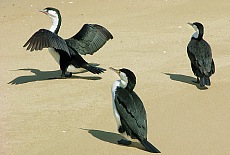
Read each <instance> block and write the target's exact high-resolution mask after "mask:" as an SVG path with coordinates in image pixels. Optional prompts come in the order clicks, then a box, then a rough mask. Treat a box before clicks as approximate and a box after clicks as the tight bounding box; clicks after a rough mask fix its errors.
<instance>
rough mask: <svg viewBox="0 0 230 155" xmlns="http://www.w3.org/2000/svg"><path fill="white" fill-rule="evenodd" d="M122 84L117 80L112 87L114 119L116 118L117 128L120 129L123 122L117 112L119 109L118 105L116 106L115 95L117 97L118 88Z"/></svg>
mask: <svg viewBox="0 0 230 155" xmlns="http://www.w3.org/2000/svg"><path fill="white" fill-rule="evenodd" d="M120 83H121V81H120V80H117V81H115V82H114V83H113V85H112V105H113V114H114V117H115V120H116V122H117V127H118V128H119V127H120V126H121V120H120V115H119V113H118V111H117V108H116V105H115V95H116V90H117V87H119V86H120Z"/></svg>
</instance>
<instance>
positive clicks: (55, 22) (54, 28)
mask: <svg viewBox="0 0 230 155" xmlns="http://www.w3.org/2000/svg"><path fill="white" fill-rule="evenodd" d="M51 20H52V25H51V27H50V31H51V32H53V33H55V34H58V32H59V29H60V27H61V17H58V18H51Z"/></svg>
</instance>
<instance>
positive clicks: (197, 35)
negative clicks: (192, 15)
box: [192, 31, 203, 40]
mask: <svg viewBox="0 0 230 155" xmlns="http://www.w3.org/2000/svg"><path fill="white" fill-rule="evenodd" d="M202 38H203V31H201V32H200V31H196V32H195V33H194V34H193V35H192V39H195V40H201V39H202Z"/></svg>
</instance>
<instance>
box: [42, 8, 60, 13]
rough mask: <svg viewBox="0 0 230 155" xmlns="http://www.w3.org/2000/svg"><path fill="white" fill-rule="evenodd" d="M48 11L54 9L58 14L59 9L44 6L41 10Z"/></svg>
mask: <svg viewBox="0 0 230 155" xmlns="http://www.w3.org/2000/svg"><path fill="white" fill-rule="evenodd" d="M43 11H44V12H47V13H48V12H49V11H54V12H56V13H57V14H60V11H59V10H58V9H56V8H52V7H47V8H45V9H43V10H42V12H43Z"/></svg>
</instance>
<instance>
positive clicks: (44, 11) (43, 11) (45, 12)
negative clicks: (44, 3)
mask: <svg viewBox="0 0 230 155" xmlns="http://www.w3.org/2000/svg"><path fill="white" fill-rule="evenodd" d="M40 12H42V13H44V14H46V15H48V13H47V11H46V9H42V10H40Z"/></svg>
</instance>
